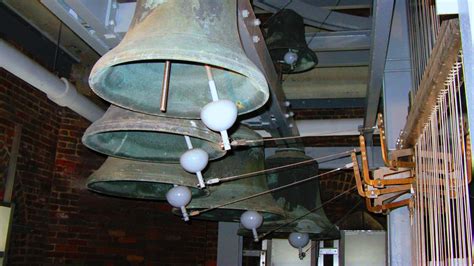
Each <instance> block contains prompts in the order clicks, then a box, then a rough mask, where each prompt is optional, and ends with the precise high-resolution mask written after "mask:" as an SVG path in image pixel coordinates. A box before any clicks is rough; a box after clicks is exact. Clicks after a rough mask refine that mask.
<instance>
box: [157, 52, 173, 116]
mask: <svg viewBox="0 0 474 266" xmlns="http://www.w3.org/2000/svg"><path fill="white" fill-rule="evenodd" d="M170 70H171V61H166V62H165V70H164V73H163V83H162V86H161V105H160V111H162V112H166V106H167V105H168V92H169V89H170Z"/></svg>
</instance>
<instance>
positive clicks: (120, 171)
mask: <svg viewBox="0 0 474 266" xmlns="http://www.w3.org/2000/svg"><path fill="white" fill-rule="evenodd" d="M174 184H176V185H180V186H187V187H189V188H190V189H191V193H192V195H193V198H197V197H203V196H207V195H209V191H208V190H206V189H198V188H196V184H197V181H196V176H195V175H193V174H190V173H188V172H186V171H184V170H183V168H182V167H181V166H180V165H179V164H170V163H150V162H139V161H131V160H125V159H120V158H114V157H109V158H107V160H106V161H105V162H104V164H102V166H101V167H100V168H99V169H98V170H96V171H95V172H94V173H93V174H92V175H91V176H90V177H89V179H88V180H87V188H88V189H89V190H92V191H95V192H98V193H101V194H105V195H108V196H115V197H124V198H132V199H148V200H166V193H167V192H168V190H170V189H171V188H172V187H173V185H174Z"/></svg>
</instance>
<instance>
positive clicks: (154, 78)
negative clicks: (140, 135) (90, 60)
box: [89, 0, 269, 119]
mask: <svg viewBox="0 0 474 266" xmlns="http://www.w3.org/2000/svg"><path fill="white" fill-rule="evenodd" d="M151 2H153V3H152V4H151ZM236 7H237V5H236V2H235V1H234V0H174V1H150V0H147V1H145V0H139V1H138V2H137V8H136V11H135V16H134V17H133V20H132V25H131V27H130V29H129V31H128V32H127V34H126V35H125V37H124V39H123V40H122V42H121V43H120V44H119V45H118V46H117V47H116V48H114V49H113V50H111V51H110V52H108V53H107V54H106V55H104V56H103V57H102V58H101V59H100V60H99V61H98V62H97V63H96V65H95V66H94V68H93V69H92V72H91V75H90V77H89V84H90V86H91V88H92V90H93V91H94V92H95V93H96V94H97V95H99V96H100V97H102V98H104V99H105V100H107V101H109V102H112V103H113V104H115V105H118V106H122V107H124V108H127V109H130V110H135V111H139V112H144V113H148V114H154V115H160V116H169V117H180V118H191V119H196V118H199V113H200V110H201V108H202V107H203V106H204V105H206V104H207V103H209V102H211V101H212V98H211V94H210V92H209V85H208V78H207V75H206V70H205V68H204V65H209V66H211V67H212V72H213V75H214V79H215V82H216V86H217V92H218V95H219V98H220V99H227V100H231V101H233V102H234V103H236V105H237V107H238V110H239V113H240V114H243V113H248V112H251V111H253V110H256V109H258V108H259V107H261V106H262V105H263V104H265V102H266V101H267V99H268V97H269V90H268V85H267V82H266V80H265V77H264V75H263V74H262V72H261V71H260V70H259V69H258V68H257V67H256V66H255V65H254V64H253V63H252V62H251V61H250V60H249V59H248V58H247V56H246V55H245V53H244V51H243V49H242V47H241V43H240V39H239V34H238V30H237V17H236V15H237V8H236ZM166 60H169V61H171V74H170V83H169V96H168V106H167V111H166V112H165V113H162V112H161V111H160V99H161V86H162V79H163V71H164V62H165V61H166Z"/></svg>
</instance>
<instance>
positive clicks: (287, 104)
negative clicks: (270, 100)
mask: <svg viewBox="0 0 474 266" xmlns="http://www.w3.org/2000/svg"><path fill="white" fill-rule="evenodd" d="M283 104H284V105H285V106H286V107H290V105H291V103H290V102H289V101H284V102H283Z"/></svg>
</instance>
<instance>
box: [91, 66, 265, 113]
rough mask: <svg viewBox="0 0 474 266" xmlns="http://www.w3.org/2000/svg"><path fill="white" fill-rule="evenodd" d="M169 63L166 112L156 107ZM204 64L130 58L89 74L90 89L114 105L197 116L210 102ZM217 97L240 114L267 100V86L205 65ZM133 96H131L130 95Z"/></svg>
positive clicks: (240, 75)
mask: <svg viewBox="0 0 474 266" xmlns="http://www.w3.org/2000/svg"><path fill="white" fill-rule="evenodd" d="M166 61H169V62H170V63H171V68H170V69H171V70H170V76H169V94H168V104H167V108H166V112H162V111H161V110H160V101H161V96H162V83H163V74H164V69H165V62H166ZM205 66H206V64H203V63H199V62H193V61H181V60H173V59H170V60H163V59H159V60H153V59H150V60H134V61H128V62H121V63H118V64H114V65H110V66H107V67H104V68H101V69H100V70H98V71H97V72H96V73H94V74H91V77H90V81H89V82H90V84H91V87H92V88H93V90H94V92H95V93H96V94H97V95H99V96H101V97H102V98H104V99H105V100H107V101H109V102H112V103H113V104H115V105H118V106H121V107H123V108H127V109H130V110H134V111H138V112H143V113H147V114H151V115H158V116H168V117H175V118H186V119H199V118H200V112H201V109H202V108H203V107H204V106H205V105H206V104H208V103H210V102H212V96H211V92H210V89H209V80H208V77H207V74H206V69H205ZM209 66H210V67H211V68H212V75H213V78H214V82H215V84H216V89H217V94H218V97H219V99H222V100H224V99H225V100H230V101H232V102H233V103H235V105H236V106H237V109H238V113H239V114H244V113H248V112H251V111H253V110H256V109H258V108H259V107H261V106H262V105H263V104H265V102H266V101H267V99H268V89H262V88H258V87H256V85H255V84H254V83H255V82H253V81H252V79H251V78H249V77H248V76H246V75H245V74H243V73H239V72H237V71H235V70H231V69H227V68H225V67H220V66H216V65H212V64H209ZM132 95H133V97H132Z"/></svg>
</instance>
